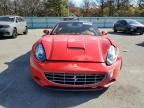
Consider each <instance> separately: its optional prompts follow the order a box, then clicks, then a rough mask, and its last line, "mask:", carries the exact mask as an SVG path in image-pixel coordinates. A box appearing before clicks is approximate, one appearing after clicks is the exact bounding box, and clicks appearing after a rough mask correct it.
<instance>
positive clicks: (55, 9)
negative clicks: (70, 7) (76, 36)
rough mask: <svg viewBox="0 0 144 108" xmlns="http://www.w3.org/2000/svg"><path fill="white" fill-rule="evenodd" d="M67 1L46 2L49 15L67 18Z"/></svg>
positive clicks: (47, 0)
mask: <svg viewBox="0 0 144 108" xmlns="http://www.w3.org/2000/svg"><path fill="white" fill-rule="evenodd" d="M66 4H67V2H66V0H45V2H44V6H45V10H46V12H47V15H51V16H66V13H67V9H66Z"/></svg>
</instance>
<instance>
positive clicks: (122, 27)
mask: <svg viewBox="0 0 144 108" xmlns="http://www.w3.org/2000/svg"><path fill="white" fill-rule="evenodd" d="M126 28H127V22H126V21H125V20H121V23H120V28H119V29H120V31H125V30H126Z"/></svg>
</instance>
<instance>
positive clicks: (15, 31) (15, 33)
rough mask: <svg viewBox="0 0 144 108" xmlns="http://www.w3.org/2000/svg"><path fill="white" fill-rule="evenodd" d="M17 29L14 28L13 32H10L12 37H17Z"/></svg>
mask: <svg viewBox="0 0 144 108" xmlns="http://www.w3.org/2000/svg"><path fill="white" fill-rule="evenodd" d="M17 35H18V34H17V29H16V28H14V30H13V33H12V38H17Z"/></svg>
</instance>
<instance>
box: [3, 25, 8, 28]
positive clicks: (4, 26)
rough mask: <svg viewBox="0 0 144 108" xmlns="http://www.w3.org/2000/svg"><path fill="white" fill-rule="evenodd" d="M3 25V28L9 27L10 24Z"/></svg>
mask: <svg viewBox="0 0 144 108" xmlns="http://www.w3.org/2000/svg"><path fill="white" fill-rule="evenodd" d="M2 27H3V28H9V27H10V26H9V25H3V26H2Z"/></svg>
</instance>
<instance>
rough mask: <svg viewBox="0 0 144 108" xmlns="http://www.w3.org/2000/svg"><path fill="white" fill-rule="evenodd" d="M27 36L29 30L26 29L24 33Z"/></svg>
mask: <svg viewBox="0 0 144 108" xmlns="http://www.w3.org/2000/svg"><path fill="white" fill-rule="evenodd" d="M23 33H24V34H25V35H26V34H28V28H27V27H26V28H25V31H24V32H23Z"/></svg>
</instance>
